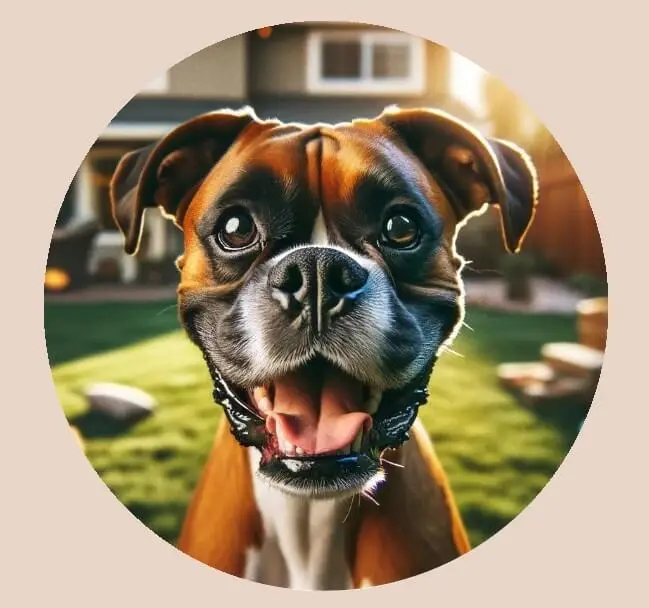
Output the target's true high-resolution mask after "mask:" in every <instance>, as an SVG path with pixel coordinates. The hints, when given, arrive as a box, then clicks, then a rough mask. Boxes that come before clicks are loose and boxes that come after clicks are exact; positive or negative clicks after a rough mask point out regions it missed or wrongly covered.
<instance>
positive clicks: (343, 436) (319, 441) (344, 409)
mask: <svg viewBox="0 0 649 608" xmlns="http://www.w3.org/2000/svg"><path fill="white" fill-rule="evenodd" d="M274 384H275V397H274V404H273V410H272V412H270V413H269V414H268V417H267V418H266V428H267V429H268V431H269V432H270V433H273V434H279V435H280V436H281V437H282V438H283V439H284V440H285V441H288V442H289V443H290V444H292V445H293V446H294V447H296V448H297V447H299V448H302V450H304V452H305V453H307V454H323V453H327V452H333V451H336V450H342V449H344V448H346V447H347V446H348V445H349V444H350V443H352V441H354V439H355V438H356V436H357V435H358V433H360V431H361V430H363V428H364V427H365V428H366V430H367V429H369V428H370V427H371V424H372V417H371V416H370V415H369V414H366V413H365V412H359V411H358V408H359V407H360V406H361V405H362V399H363V396H362V386H361V385H360V383H359V382H357V381H355V380H353V379H352V378H350V377H349V376H347V375H346V374H344V373H343V372H341V371H340V370H337V369H335V368H333V367H330V366H326V367H318V368H317V370H313V371H312V372H311V373H305V372H296V373H292V374H289V375H288V376H285V377H284V378H280V379H278V380H276V381H275V383H274Z"/></svg>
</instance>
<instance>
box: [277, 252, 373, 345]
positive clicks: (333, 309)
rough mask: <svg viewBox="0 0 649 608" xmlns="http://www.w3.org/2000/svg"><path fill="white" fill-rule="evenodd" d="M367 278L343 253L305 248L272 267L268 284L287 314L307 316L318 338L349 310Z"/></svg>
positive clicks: (357, 264)
mask: <svg viewBox="0 0 649 608" xmlns="http://www.w3.org/2000/svg"><path fill="white" fill-rule="evenodd" d="M368 276H369V272H368V271H367V270H366V269H365V268H363V267H362V266H361V265H360V264H359V263H358V262H357V261H356V260H354V259H353V258H352V257H351V256H349V255H347V254H346V253H344V252H342V251H339V250H337V249H331V248H328V247H304V248H302V249H296V250H295V251H292V252H291V253H289V254H288V255H286V256H285V257H284V258H282V259H281V260H280V261H279V262H278V263H277V264H276V265H275V266H274V268H273V269H272V270H271V272H270V274H269V276H268V284H269V286H270V287H271V289H272V290H274V291H275V294H276V295H278V297H277V298H276V299H278V300H279V301H280V303H281V304H282V306H283V307H284V308H285V309H286V310H289V311H291V310H292V311H293V312H295V313H297V314H302V313H304V312H310V313H311V319H310V320H311V324H312V327H313V329H314V330H315V331H316V332H317V333H318V334H320V333H322V332H323V331H324V330H325V328H326V326H327V325H328V324H329V323H330V322H331V321H333V319H334V318H335V317H337V316H340V315H344V314H345V313H346V312H347V311H348V310H349V308H350V306H351V305H352V304H353V302H354V300H355V299H356V298H357V297H358V296H359V295H360V294H361V293H362V292H363V289H364V287H365V286H366V284H367V279H368Z"/></svg>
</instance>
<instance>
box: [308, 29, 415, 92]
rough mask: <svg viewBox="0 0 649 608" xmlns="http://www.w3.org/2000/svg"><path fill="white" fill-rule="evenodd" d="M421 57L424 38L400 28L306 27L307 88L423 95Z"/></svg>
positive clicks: (323, 90) (317, 90) (321, 90)
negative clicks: (346, 28) (361, 29)
mask: <svg viewBox="0 0 649 608" xmlns="http://www.w3.org/2000/svg"><path fill="white" fill-rule="evenodd" d="M425 57H426V48H425V43H424V41H423V40H422V39H420V38H415V37H413V36H409V35H408V34H402V33H399V32H375V31H360V32H359V31H350V32H347V31H345V32H340V31H338V32H337V31H332V32H329V31H327V32H324V31H314V32H310V33H309V38H308V42H307V89H308V91H309V92H310V93H316V94H334V95H335V94H338V95H345V94H411V95H421V94H422V93H423V92H424V89H425Z"/></svg>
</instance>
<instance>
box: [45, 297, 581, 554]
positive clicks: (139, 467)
mask: <svg viewBox="0 0 649 608" xmlns="http://www.w3.org/2000/svg"><path fill="white" fill-rule="evenodd" d="M45 313H46V314H45V317H46V328H47V332H46V336H47V344H48V350H49V353H50V358H51V364H52V370H53V376H54V381H55V384H56V390H57V393H58V396H59V398H60V401H61V404H62V406H63V408H64V410H65V413H66V415H67V416H68V418H69V420H70V423H71V424H72V425H74V426H75V427H76V428H77V429H78V430H79V431H80V433H81V434H82V435H83V437H84V442H85V445H86V454H87V456H88V458H89V460H90V462H91V463H92V465H93V466H94V467H95V469H96V470H97V472H98V473H99V475H100V476H101V477H102V479H103V480H104V481H105V483H106V484H107V485H108V486H109V487H110V488H111V490H112V491H113V492H114V493H115V494H116V496H117V497H118V498H119V499H120V501H121V502H122V503H123V504H124V505H126V507H127V508H128V509H129V510H130V511H131V512H132V513H133V514H134V515H135V516H137V517H138V518H139V519H140V520H141V521H143V522H144V523H145V524H146V525H147V526H148V527H150V528H151V529H152V530H153V531H155V532H156V533H157V534H159V535H160V536H162V537H163V538H165V539H167V540H169V541H170V542H173V541H174V540H175V539H176V535H177V534H178V531H179V526H180V525H181V522H182V518H183V515H184V511H185V508H186V505H187V502H188V500H189V497H190V494H191V492H192V489H193V487H194V485H195V483H196V481H197V478H198V476H199V474H200V471H201V468H202V465H203V463H204V461H205V458H206V456H207V452H208V450H209V448H210V446H211V443H212V441H213V438H214V431H215V428H216V424H217V422H218V420H219V416H220V415H221V413H220V410H219V408H218V407H217V406H216V405H215V404H214V403H213V402H212V400H211V398H210V393H211V386H210V379H209V376H208V373H207V370H206V368H205V365H204V363H203V360H202V358H201V356H200V354H199V353H198V350H197V349H196V348H195V347H194V346H193V345H192V344H190V342H189V340H187V338H186V337H185V336H184V335H183V334H182V332H181V330H180V329H179V326H178V322H177V320H176V310H175V305H174V302H173V301H155V302H121V303H78V304H75V303H49V304H47V306H46V309H45ZM466 322H467V324H468V325H469V326H470V328H471V329H469V328H466V327H465V328H464V329H463V331H462V333H461V336H460V337H459V339H458V340H457V342H456V344H455V346H454V351H455V352H454V353H451V352H447V353H446V354H444V355H443V356H442V357H441V360H440V362H439V364H438V366H437V368H436V370H435V372H434V374H433V379H432V384H431V389H432V390H431V393H432V398H431V402H430V404H429V405H427V406H426V407H424V408H422V410H421V416H422V419H423V421H424V423H425V424H426V426H427V428H428V429H429V431H430V434H431V436H432V438H433V439H434V441H435V445H436V447H437V449H438V451H439V454H440V458H441V460H442V462H443V464H444V465H445V466H446V468H447V471H448V474H449V476H450V479H451V482H452V485H453V488H454V490H455V492H456V495H457V500H458V502H459V506H460V509H461V511H462V513H463V515H464V517H465V519H466V523H467V526H468V528H469V532H470V535H471V538H472V541H473V542H474V543H476V544H477V543H479V542H482V541H483V540H485V539H486V538H488V537H489V536H491V535H492V534H493V533H495V532H496V531H498V530H499V529H500V528H502V527H503V526H504V525H506V524H507V523H508V522H509V521H510V520H511V519H512V518H514V517H515V516H516V515H517V514H518V513H519V512H520V511H521V510H522V509H523V508H524V507H525V506H527V504H529V502H530V501H531V500H532V499H533V498H534V496H536V494H537V493H538V492H539V491H540V490H541V489H542V488H543V486H544V485H545V484H546V483H547V481H548V480H549V478H550V477H551V476H552V474H553V473H554V472H555V470H556V469H557V467H558V466H559V464H560V463H561V460H562V459H563V458H564V457H565V455H566V453H567V451H568V449H569V448H570V446H571V444H572V442H573V441H574V439H575V437H576V434H577V432H578V429H579V424H580V422H581V420H582V419H583V417H584V416H585V414H586V410H585V408H584V407H583V405H578V404H575V405H573V406H570V405H565V404H563V405H560V406H554V407H553V406H547V407H543V408H538V409H530V408H524V407H522V406H521V404H520V403H519V402H518V401H517V399H516V398H515V397H514V396H513V395H511V394H510V393H508V392H506V391H504V390H503V389H502V388H501V386H500V384H499V381H498V378H497V374H496V369H497V364H498V363H501V362H504V361H508V360H512V359H523V360H527V359H533V358H535V357H537V356H538V352H539V348H540V347H541V345H542V344H543V343H544V342H547V341H548V340H558V341H566V340H567V341H571V340H574V339H575V337H576V330H575V315H573V314H552V315H550V314H533V313H532V314H530V313H511V312H497V311H488V310H484V309H480V308H470V309H469V310H468V315H467V319H466ZM106 379H110V381H111V382H119V383H124V384H126V385H134V386H138V387H140V388H142V389H144V390H146V391H147V392H149V393H150V394H152V395H153V396H154V397H155V398H156V399H157V401H158V407H157V409H156V412H155V415H153V416H151V417H149V418H148V419H146V420H142V421H141V422H138V423H136V424H123V423H120V422H115V421H112V422H111V421H109V420H107V419H106V418H105V417H102V416H100V415H97V414H95V413H94V412H91V411H89V409H88V406H87V403H86V400H85V398H84V395H83V390H84V389H85V387H86V386H87V385H88V384H89V383H92V382H95V381H104V380H106ZM394 474H398V471H397V472H395V473H394Z"/></svg>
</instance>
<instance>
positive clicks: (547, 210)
mask: <svg viewBox="0 0 649 608" xmlns="http://www.w3.org/2000/svg"><path fill="white" fill-rule="evenodd" d="M535 162H536V165H537V169H538V171H539V179H540V201H539V207H538V211H537V214H536V219H535V221H534V223H533V225H532V227H531V229H530V232H529V233H528V235H527V238H526V241H525V244H524V246H523V250H525V251H536V252H538V253H539V254H541V255H542V256H543V257H544V258H545V259H546V260H548V261H549V262H551V264H552V266H553V267H554V268H555V269H556V270H557V271H558V272H559V273H560V274H562V275H565V276H568V275H573V274H577V273H587V274H590V275H594V276H597V277H600V278H605V277H606V267H605V263H604V252H603V250H602V243H601V240H600V236H599V231H598V229H597V223H596V221H595V217H594V215H593V211H592V209H591V207H590V204H589V202H588V198H587V196H586V193H585V192H584V189H583V187H582V185H581V183H580V181H579V178H578V177H577V175H576V174H575V172H574V169H573V168H572V165H571V164H570V163H569V161H568V159H567V158H566V157H565V155H564V154H563V153H562V152H561V151H560V150H557V149H555V150H553V152H552V153H551V154H550V155H547V156H544V158H543V159H542V160H536V159H535Z"/></svg>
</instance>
